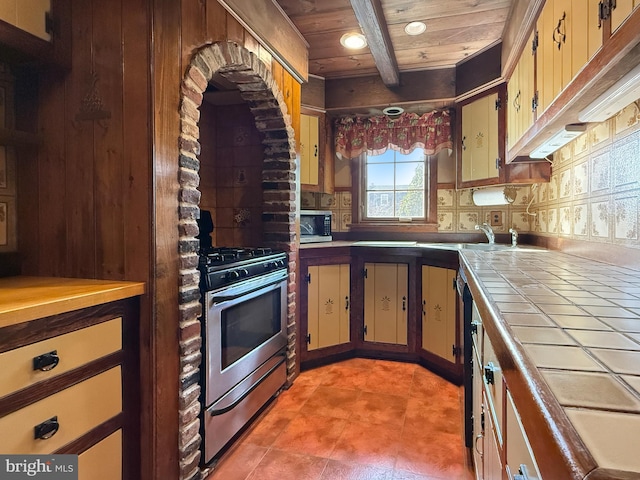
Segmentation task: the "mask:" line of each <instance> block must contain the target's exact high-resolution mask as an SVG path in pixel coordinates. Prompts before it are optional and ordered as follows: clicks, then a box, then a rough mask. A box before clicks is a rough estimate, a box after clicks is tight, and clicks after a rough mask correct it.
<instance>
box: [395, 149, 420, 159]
mask: <svg viewBox="0 0 640 480" xmlns="http://www.w3.org/2000/svg"><path fill="white" fill-rule="evenodd" d="M396 162H398V163H400V162H424V150H423V149H421V148H416V149H415V150H414V151H413V152H411V153H408V154H406V155H403V154H401V153H399V152H398V154H397V155H396Z"/></svg>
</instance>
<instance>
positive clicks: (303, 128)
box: [300, 107, 334, 193]
mask: <svg viewBox="0 0 640 480" xmlns="http://www.w3.org/2000/svg"><path fill="white" fill-rule="evenodd" d="M301 112H302V113H301V114H300V188H301V189H302V190H303V191H308V192H318V193H333V192H334V175H333V172H334V167H333V156H334V155H333V150H334V149H333V145H332V136H331V127H330V125H328V122H329V119H328V117H327V115H326V114H325V113H324V112H322V111H319V110H315V109H312V108H308V107H302V109H301Z"/></svg>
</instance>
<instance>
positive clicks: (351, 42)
mask: <svg viewBox="0 0 640 480" xmlns="http://www.w3.org/2000/svg"><path fill="white" fill-rule="evenodd" d="M340 43H341V44H342V46H343V47H345V48H350V49H352V50H359V49H361V48H364V47H366V46H367V39H366V38H365V36H364V35H362V34H361V33H345V34H344V35H342V37H340Z"/></svg>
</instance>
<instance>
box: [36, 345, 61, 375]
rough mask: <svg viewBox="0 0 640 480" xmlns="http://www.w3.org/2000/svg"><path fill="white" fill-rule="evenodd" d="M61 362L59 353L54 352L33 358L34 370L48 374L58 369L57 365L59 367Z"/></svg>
mask: <svg viewBox="0 0 640 480" xmlns="http://www.w3.org/2000/svg"><path fill="white" fill-rule="evenodd" d="M59 362H60V357H59V356H58V351H57V350H54V351H53V352H49V353H44V354H42V355H39V356H37V357H33V369H34V370H41V371H43V372H48V371H49V370H53V369H54V368H56V365H58V363H59Z"/></svg>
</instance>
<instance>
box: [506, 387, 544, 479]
mask: <svg viewBox="0 0 640 480" xmlns="http://www.w3.org/2000/svg"><path fill="white" fill-rule="evenodd" d="M505 407H506V409H505V410H506V411H505V417H506V418H505V427H506V428H505V434H506V440H505V443H506V457H507V458H506V470H507V477H508V478H509V480H515V479H520V478H526V479H529V480H534V479H540V478H541V476H540V471H539V470H538V465H537V463H536V460H535V457H534V456H533V452H532V451H531V445H530V444H529V438H528V437H527V434H526V432H525V430H524V427H523V426H522V421H521V420H520V415H519V414H518V410H517V409H516V406H515V404H514V402H513V398H512V397H511V394H510V393H509V390H507V401H506V403H505ZM517 475H521V477H517Z"/></svg>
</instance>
